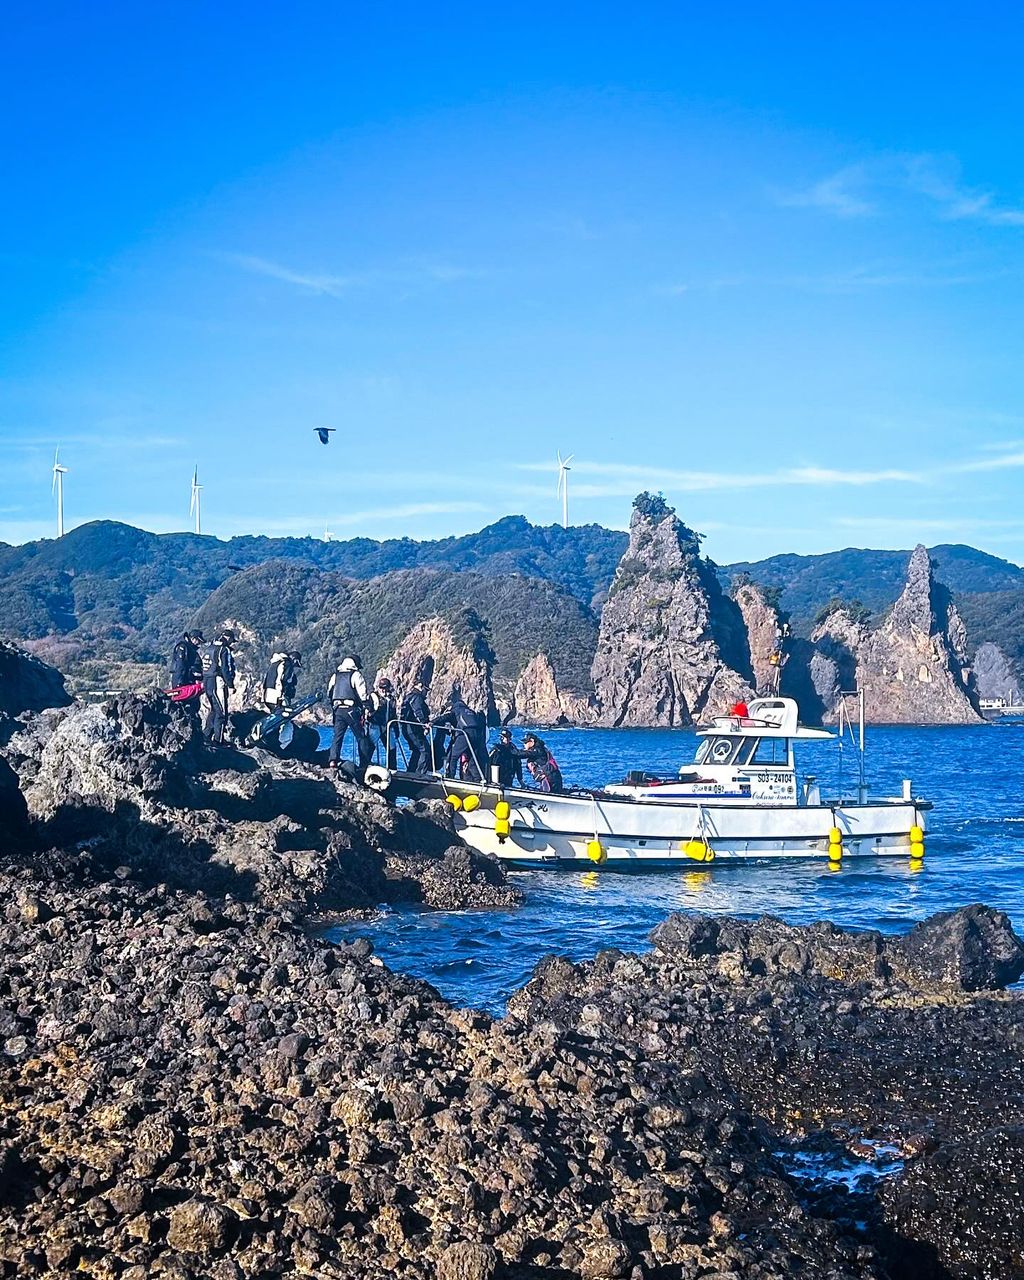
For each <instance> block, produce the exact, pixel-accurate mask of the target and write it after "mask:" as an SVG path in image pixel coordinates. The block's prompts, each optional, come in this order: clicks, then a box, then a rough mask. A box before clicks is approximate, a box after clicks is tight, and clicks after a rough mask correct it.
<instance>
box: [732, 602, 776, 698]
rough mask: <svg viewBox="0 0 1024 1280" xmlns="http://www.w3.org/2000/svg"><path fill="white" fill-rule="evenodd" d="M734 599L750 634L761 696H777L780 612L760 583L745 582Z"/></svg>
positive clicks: (755, 677)
mask: <svg viewBox="0 0 1024 1280" xmlns="http://www.w3.org/2000/svg"><path fill="white" fill-rule="evenodd" d="M733 599H734V600H735V601H736V603H737V604H738V605H739V609H740V613H741V614H742V616H743V625H744V627H746V631H747V645H748V646H749V649H750V666H751V669H752V670H753V673H754V688H755V689H756V690H757V692H758V693H759V694H766V693H767V694H770V693H777V692H778V689H777V688H776V682H777V679H778V676H779V667H778V666H777V665H776V664H775V663H773V662H772V658H773V656H774V655H775V654H777V653H778V652H780V645H781V643H782V621H781V619H780V617H779V610H778V608H777V607H776V605H775V604H774V603H773V602H772V601H771V600H770V599H769V598H768V595H767V594H766V592H765V590H764V588H763V587H760V586H758V584H757V583H756V582H745V583H742V584H741V585H739V586H737V587H736V588H735V591H734V592H733Z"/></svg>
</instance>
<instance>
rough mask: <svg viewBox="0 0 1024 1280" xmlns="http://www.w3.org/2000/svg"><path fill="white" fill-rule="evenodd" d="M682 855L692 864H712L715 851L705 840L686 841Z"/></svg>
mask: <svg viewBox="0 0 1024 1280" xmlns="http://www.w3.org/2000/svg"><path fill="white" fill-rule="evenodd" d="M683 853H684V854H685V856H686V857H687V858H692V859H693V860H694V862H714V860H715V851H714V849H712V847H711V846H710V845H709V844H708V842H707V841H706V840H687V841H686V843H685V844H684V845H683Z"/></svg>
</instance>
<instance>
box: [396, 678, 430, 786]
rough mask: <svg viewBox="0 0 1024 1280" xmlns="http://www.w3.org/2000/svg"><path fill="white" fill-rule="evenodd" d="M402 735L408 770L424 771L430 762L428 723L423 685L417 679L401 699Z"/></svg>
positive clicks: (428, 712)
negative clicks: (407, 756)
mask: <svg viewBox="0 0 1024 1280" xmlns="http://www.w3.org/2000/svg"><path fill="white" fill-rule="evenodd" d="M401 717H402V737H403V738H404V739H405V741H406V744H407V746H408V748H409V766H408V768H409V772H410V773H426V772H427V769H428V766H429V763H430V751H429V749H428V747H427V734H426V728H427V726H428V725H429V724H430V708H429V707H428V706H427V698H426V692H425V685H424V683H423V681H422V680H417V681H416V683H415V684H414V685H413V687H412V688H411V689H410V690H409V692H408V693H407V694H406V695H405V697H404V698H403V700H402V710H401Z"/></svg>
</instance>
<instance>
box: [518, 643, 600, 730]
mask: <svg viewBox="0 0 1024 1280" xmlns="http://www.w3.org/2000/svg"><path fill="white" fill-rule="evenodd" d="M597 715H598V708H597V705H596V702H595V699H594V698H593V697H590V696H586V695H584V694H579V693H570V692H567V691H566V690H564V689H561V688H559V685H558V680H557V678H556V676H555V670H554V667H552V665H551V659H550V658H549V657H548V655H547V654H546V653H538V654H537V655H536V656H535V657H533V658H531V660H530V661H529V662H528V663H527V664H526V666H525V667H524V668H523V670H522V672H521V673H520V676H519V679H518V680H517V681H516V687H515V691H514V692H513V695H512V703H511V705H510V707H509V709H508V719H509V720H514V721H516V722H517V723H519V724H535V725H547V724H564V723H566V722H568V723H570V724H593V723H594V722H595V721H596V719H597Z"/></svg>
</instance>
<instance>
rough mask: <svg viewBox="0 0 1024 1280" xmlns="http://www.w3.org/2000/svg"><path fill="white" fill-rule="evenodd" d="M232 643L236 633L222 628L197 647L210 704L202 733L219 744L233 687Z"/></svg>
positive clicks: (204, 690) (222, 735)
mask: <svg viewBox="0 0 1024 1280" xmlns="http://www.w3.org/2000/svg"><path fill="white" fill-rule="evenodd" d="M234 643H235V633H234V632H233V631H224V632H222V633H221V634H220V635H219V636H218V637H217V639H216V640H212V641H210V642H209V643H208V644H204V645H203V646H202V648H201V649H200V650H199V657H200V659H201V661H202V667H203V693H205V694H206V699H207V702H208V703H209V706H210V709H209V713H208V715H207V717H206V725H205V727H204V728H203V733H204V734H205V736H206V739H207V741H209V742H212V743H213V744H214V745H215V746H218V747H220V746H223V745H224V730H225V728H226V727H227V722H228V695H229V694H230V692H231V690H232V689H233V688H234V687H235V658H234V654H233V653H232V652H231V646H232V645H233V644H234Z"/></svg>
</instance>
